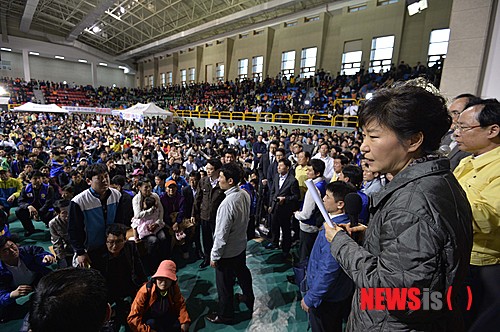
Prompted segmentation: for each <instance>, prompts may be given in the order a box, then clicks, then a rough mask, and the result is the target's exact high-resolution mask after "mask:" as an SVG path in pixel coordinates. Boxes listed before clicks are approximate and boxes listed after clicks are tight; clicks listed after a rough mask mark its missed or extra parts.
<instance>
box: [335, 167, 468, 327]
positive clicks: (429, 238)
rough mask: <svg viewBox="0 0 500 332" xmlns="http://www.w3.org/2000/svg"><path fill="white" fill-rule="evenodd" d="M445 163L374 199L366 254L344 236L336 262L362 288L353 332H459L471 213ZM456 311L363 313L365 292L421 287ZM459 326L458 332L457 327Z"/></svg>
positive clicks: (407, 173)
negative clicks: (459, 301) (449, 301)
mask: <svg viewBox="0 0 500 332" xmlns="http://www.w3.org/2000/svg"><path fill="white" fill-rule="evenodd" d="M449 168H450V166H449V161H448V160H447V159H439V160H433V161H427V162H423V163H419V164H416V165H413V166H409V167H407V168H406V169H404V170H403V171H402V172H401V173H399V174H398V175H397V176H395V177H394V179H393V181H392V182H390V183H389V184H388V185H387V186H386V187H385V188H383V189H382V191H380V192H379V193H377V194H374V195H373V197H372V199H373V201H372V202H371V208H370V213H371V217H370V224H369V226H368V229H367V230H366V234H365V235H366V237H365V241H364V245H363V247H359V246H358V245H357V244H356V243H355V242H354V241H353V240H352V239H351V238H350V237H349V236H348V235H347V234H346V233H344V232H340V233H338V234H337V235H336V236H335V238H334V240H333V241H332V244H331V252H332V255H333V257H335V258H336V259H337V261H338V262H339V263H340V265H341V266H342V268H343V269H344V270H345V271H346V273H347V275H349V276H350V277H351V279H352V280H353V281H354V283H355V285H356V288H357V289H356V293H355V294H354V297H353V301H352V310H351V315H350V317H349V321H348V325H347V326H348V329H347V330H348V331H391V332H393V331H461V330H463V326H461V325H460V322H461V319H460V316H461V314H460V312H459V311H457V310H456V309H457V308H458V304H457V295H458V291H457V289H458V285H461V284H462V283H463V281H464V279H465V276H466V273H467V268H468V265H469V260H470V253H471V249H472V213H471V208H470V205H469V202H468V201H467V198H466V196H465V193H464V192H463V190H462V189H461V187H460V185H459V184H458V182H457V180H456V179H455V177H454V176H453V174H452V173H451V172H450V170H449ZM450 286H453V290H454V291H453V292H452V303H453V308H455V310H454V311H452V312H450V311H448V310H447V306H446V297H443V301H444V303H445V305H444V307H443V310H441V311H423V310H418V311H411V310H408V309H407V310H404V311H403V310H401V311H388V310H379V311H377V310H371V311H369V310H363V311H362V310H361V309H360V288H363V287H367V288H375V287H390V288H392V287H408V288H409V287H418V288H420V289H423V288H429V290H430V291H439V292H441V293H442V294H446V290H447V289H448V288H449V287H450ZM457 324H459V325H457Z"/></svg>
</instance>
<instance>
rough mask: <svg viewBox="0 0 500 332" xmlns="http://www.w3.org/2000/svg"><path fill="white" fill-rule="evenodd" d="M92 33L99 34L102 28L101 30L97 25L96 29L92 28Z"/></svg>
mask: <svg viewBox="0 0 500 332" xmlns="http://www.w3.org/2000/svg"><path fill="white" fill-rule="evenodd" d="M92 32H94V33H98V32H101V28H99V27H98V26H97V25H96V26H95V27H93V28H92Z"/></svg>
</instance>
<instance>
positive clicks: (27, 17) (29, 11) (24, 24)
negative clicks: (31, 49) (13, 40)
mask: <svg viewBox="0 0 500 332" xmlns="http://www.w3.org/2000/svg"><path fill="white" fill-rule="evenodd" d="M37 6H38V0H28V1H27V2H26V6H24V13H23V18H22V19H21V25H20V26H19V30H21V31H22V32H28V31H29V30H30V26H31V21H33V15H34V14H35V11H36V7H37Z"/></svg>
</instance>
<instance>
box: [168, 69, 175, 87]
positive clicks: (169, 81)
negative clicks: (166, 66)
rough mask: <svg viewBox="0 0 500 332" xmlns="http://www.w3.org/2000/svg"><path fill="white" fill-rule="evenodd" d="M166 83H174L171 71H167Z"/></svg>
mask: <svg viewBox="0 0 500 332" xmlns="http://www.w3.org/2000/svg"><path fill="white" fill-rule="evenodd" d="M167 83H168V85H172V84H174V75H173V74H172V72H171V71H169V72H168V73H167Z"/></svg>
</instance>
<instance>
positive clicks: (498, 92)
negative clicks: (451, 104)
mask: <svg viewBox="0 0 500 332" xmlns="http://www.w3.org/2000/svg"><path fill="white" fill-rule="evenodd" d="M493 24H494V25H493ZM492 25H493V31H492V34H491V39H490V50H489V52H488V57H487V60H486V70H485V72H484V78H483V84H482V89H481V97H483V98H496V99H499V100H500V79H499V77H500V4H498V2H497V10H496V15H495V17H494V22H492Z"/></svg>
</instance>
